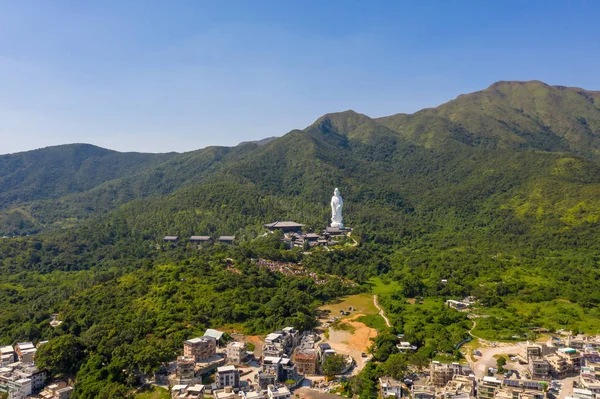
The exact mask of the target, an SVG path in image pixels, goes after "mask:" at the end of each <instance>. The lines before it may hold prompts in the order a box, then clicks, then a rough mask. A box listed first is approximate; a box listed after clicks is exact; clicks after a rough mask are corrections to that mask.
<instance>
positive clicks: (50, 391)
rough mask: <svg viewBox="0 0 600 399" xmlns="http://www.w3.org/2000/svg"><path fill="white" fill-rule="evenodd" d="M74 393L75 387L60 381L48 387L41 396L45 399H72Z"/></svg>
mask: <svg viewBox="0 0 600 399" xmlns="http://www.w3.org/2000/svg"><path fill="white" fill-rule="evenodd" d="M72 393H73V387H70V386H68V385H67V383H66V382H64V381H59V382H56V383H54V384H50V385H48V386H47V387H46V388H44V390H43V391H42V392H40V394H39V396H40V397H42V398H43V399H70V397H71V394H72Z"/></svg>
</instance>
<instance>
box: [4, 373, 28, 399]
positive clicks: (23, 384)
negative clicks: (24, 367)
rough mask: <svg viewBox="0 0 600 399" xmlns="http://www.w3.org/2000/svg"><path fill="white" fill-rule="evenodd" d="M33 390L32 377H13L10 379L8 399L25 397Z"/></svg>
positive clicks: (22, 398) (23, 398)
mask: <svg viewBox="0 0 600 399" xmlns="http://www.w3.org/2000/svg"><path fill="white" fill-rule="evenodd" d="M32 392H33V390H32V387H31V379H30V378H19V379H16V377H13V378H11V379H10V380H9V381H8V399H25V398H26V397H27V396H29V395H31V393H32Z"/></svg>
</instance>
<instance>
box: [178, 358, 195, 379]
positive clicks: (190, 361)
mask: <svg viewBox="0 0 600 399" xmlns="http://www.w3.org/2000/svg"><path fill="white" fill-rule="evenodd" d="M195 371H196V362H195V360H194V358H193V357H185V356H179V357H178V358H177V370H176V375H177V379H178V380H179V385H182V384H184V383H189V382H192V381H193V380H194V378H195V377H196V375H195Z"/></svg>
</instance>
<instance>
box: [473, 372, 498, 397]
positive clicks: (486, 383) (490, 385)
mask: <svg viewBox="0 0 600 399" xmlns="http://www.w3.org/2000/svg"><path fill="white" fill-rule="evenodd" d="M501 386H502V381H500V380H499V379H497V378H495V377H488V376H485V377H483V378H482V379H481V381H479V384H478V386H477V399H494V396H495V394H496V391H497V390H498V389H499V388H500V387H501Z"/></svg>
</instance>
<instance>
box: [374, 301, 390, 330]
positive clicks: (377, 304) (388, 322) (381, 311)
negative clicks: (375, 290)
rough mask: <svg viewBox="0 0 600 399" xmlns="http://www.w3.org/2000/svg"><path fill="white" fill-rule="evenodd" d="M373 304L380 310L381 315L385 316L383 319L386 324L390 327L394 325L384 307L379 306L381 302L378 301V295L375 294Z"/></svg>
mask: <svg viewBox="0 0 600 399" xmlns="http://www.w3.org/2000/svg"><path fill="white" fill-rule="evenodd" d="M373 305H375V307H376V308H377V310H379V315H380V316H381V317H383V320H385V325H386V326H388V327H391V326H392V325H391V324H390V320H389V319H388V318H387V316H386V315H385V312H384V311H383V309H382V308H381V307H379V303H378V302H377V295H373Z"/></svg>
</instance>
